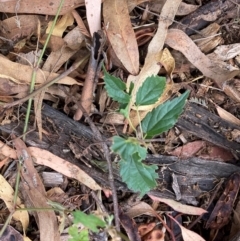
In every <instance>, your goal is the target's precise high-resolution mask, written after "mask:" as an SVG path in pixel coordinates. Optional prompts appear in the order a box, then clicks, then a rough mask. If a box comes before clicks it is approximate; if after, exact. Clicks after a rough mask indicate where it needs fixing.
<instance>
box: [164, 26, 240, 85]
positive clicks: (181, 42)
mask: <svg viewBox="0 0 240 241" xmlns="http://www.w3.org/2000/svg"><path fill="white" fill-rule="evenodd" d="M165 43H166V44H167V45H168V46H170V47H171V48H173V49H175V50H178V51H180V52H182V53H183V54H184V55H185V57H186V58H187V59H188V60H189V61H190V62H191V63H192V64H193V65H194V66H195V67H196V68H198V69H199V70H200V71H201V72H202V73H203V75H205V76H206V77H209V78H211V79H213V80H214V81H215V83H216V84H217V85H218V87H220V88H222V87H223V84H224V83H225V81H226V80H229V79H231V78H233V77H234V76H236V75H237V74H239V73H240V70H239V69H236V68H233V67H232V68H231V66H229V65H227V64H226V63H224V62H222V61H217V60H216V59H210V58H208V57H207V56H206V55H205V54H203V53H202V52H201V51H200V49H199V48H198V47H197V46H196V44H195V43H194V42H193V41H192V40H191V39H190V38H189V37H188V36H187V35H186V34H185V33H184V32H183V31H181V30H178V29H170V30H169V31H168V34H167V37H166V41H165ZM229 68H230V69H229Z"/></svg>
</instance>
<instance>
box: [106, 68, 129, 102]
mask: <svg viewBox="0 0 240 241" xmlns="http://www.w3.org/2000/svg"><path fill="white" fill-rule="evenodd" d="M103 71H104V77H103V79H104V82H105V89H106V91H107V93H108V95H109V96H110V97H111V98H112V99H113V100H115V101H117V102H119V103H122V104H127V103H129V101H130V95H129V94H127V93H126V92H125V90H126V84H125V83H124V82H123V81H122V80H121V79H119V78H116V77H114V76H112V75H110V74H109V73H108V72H107V71H106V69H105V68H104V67H103Z"/></svg>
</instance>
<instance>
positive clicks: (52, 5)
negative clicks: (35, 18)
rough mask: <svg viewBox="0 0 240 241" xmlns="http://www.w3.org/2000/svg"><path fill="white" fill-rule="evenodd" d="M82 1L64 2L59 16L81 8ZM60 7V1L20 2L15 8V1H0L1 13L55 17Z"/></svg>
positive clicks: (35, 0) (24, 0) (36, 0)
mask: <svg viewBox="0 0 240 241" xmlns="http://www.w3.org/2000/svg"><path fill="white" fill-rule="evenodd" d="M84 4H85V1H84V0H68V1H64V3H63V7H62V9H61V11H60V15H63V14H65V13H67V12H69V11H71V10H73V9H74V8H77V7H79V6H83V5H84ZM59 5H60V0H55V1H52V0H44V1H42V0H21V4H18V6H17V7H16V1H12V0H4V1H0V9H1V12H6V13H14V14H15V13H16V12H17V13H36V14H46V15H55V14H56V12H57V9H58V7H59Z"/></svg>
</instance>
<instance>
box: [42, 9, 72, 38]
mask: <svg viewBox="0 0 240 241" xmlns="http://www.w3.org/2000/svg"><path fill="white" fill-rule="evenodd" d="M73 20H74V19H73V16H72V14H71V13H66V14H64V15H63V16H62V17H61V18H60V19H59V20H58V21H57V23H56V25H55V26H54V29H53V32H52V35H54V36H57V37H62V35H63V32H64V31H65V30H66V28H67V27H68V26H71V25H72V24H73ZM52 24H53V21H50V22H49V23H48V28H47V30H46V34H49V32H50V29H51V27H52Z"/></svg>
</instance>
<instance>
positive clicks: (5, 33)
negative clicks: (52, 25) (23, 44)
mask: <svg viewBox="0 0 240 241" xmlns="http://www.w3.org/2000/svg"><path fill="white" fill-rule="evenodd" d="M12 3H14V2H12ZM1 4H2V3H0V9H1V10H2V8H1ZM38 21H39V17H38V16H37V15H20V16H18V17H17V18H16V16H14V17H11V18H7V19H5V20H3V21H1V22H0V34H1V36H2V37H4V38H7V39H9V40H10V39H11V40H13V41H14V40H18V39H22V38H24V37H30V36H31V35H32V34H33V33H36V32H37V26H38Z"/></svg>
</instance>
